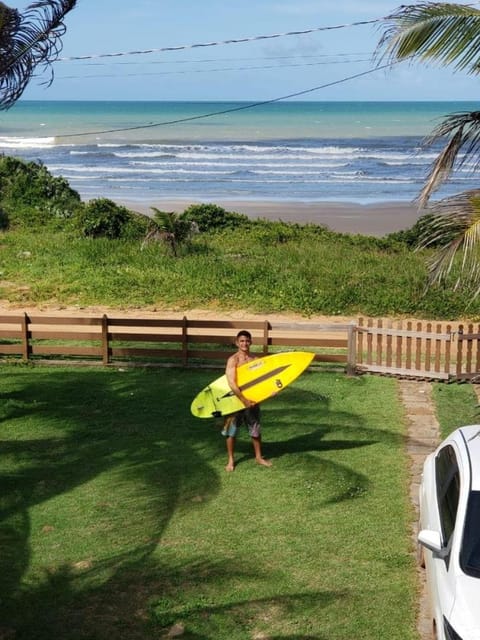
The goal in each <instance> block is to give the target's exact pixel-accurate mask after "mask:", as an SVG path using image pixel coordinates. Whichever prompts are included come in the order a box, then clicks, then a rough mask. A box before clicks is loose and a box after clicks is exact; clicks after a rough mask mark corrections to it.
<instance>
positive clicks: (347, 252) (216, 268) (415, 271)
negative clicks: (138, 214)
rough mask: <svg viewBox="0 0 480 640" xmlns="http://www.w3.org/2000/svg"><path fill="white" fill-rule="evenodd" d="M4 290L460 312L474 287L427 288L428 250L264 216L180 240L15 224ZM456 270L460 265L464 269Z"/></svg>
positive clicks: (339, 310)
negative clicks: (173, 246)
mask: <svg viewBox="0 0 480 640" xmlns="http://www.w3.org/2000/svg"><path fill="white" fill-rule="evenodd" d="M0 248H1V251H0V298H3V299H6V300H9V301H10V302H11V303H17V304H30V305H38V304H56V305H76V306H80V307H81V306H92V305H106V306H110V307H113V308H122V309H125V308H133V307H140V308H141V307H149V308H156V309H162V308H171V309H172V308H173V309H188V308H204V309H207V308H208V309H220V310H226V309H228V310H235V309H247V308H248V309H249V310H251V311H252V312H258V313H281V312H296V313H299V314H302V315H304V316H306V317H308V316H310V315H315V314H326V315H354V314H363V315H370V316H386V315H390V316H399V315H406V316H410V317H424V318H437V319H456V318H459V317H464V316H465V315H466V314H468V316H469V317H470V318H475V317H476V316H478V315H479V314H480V301H479V300H474V299H473V296H472V292H471V291H468V290H461V289H458V290H456V291H452V290H451V289H449V288H439V287H435V288H433V289H430V290H428V291H427V290H426V288H425V285H426V278H427V271H426V266H425V258H426V257H427V255H428V254H426V253H425V252H414V251H412V250H411V249H410V248H409V247H408V246H406V245H404V244H402V243H399V242H397V241H396V240H393V239H392V240H388V239H378V238H369V237H365V236H351V235H347V234H338V233H334V232H331V231H328V230H326V229H325V228H323V227H320V226H315V225H303V226H302V225H291V224H284V223H278V222H267V221H263V222H259V223H256V224H252V225H245V226H243V227H239V228H236V229H232V230H229V231H221V232H205V233H200V234H198V235H197V236H195V237H194V239H193V240H191V241H190V242H189V243H186V244H185V245H184V246H181V247H179V250H178V254H179V255H178V256H177V257H175V256H174V255H172V253H171V251H169V248H168V246H166V245H165V244H162V243H150V244H148V245H147V246H145V247H144V248H143V249H142V243H141V241H140V240H138V239H137V240H132V239H128V240H127V239H107V238H85V237H80V236H78V235H76V234H75V233H73V232H66V231H56V232H53V231H49V230H48V229H45V230H44V231H43V230H42V231H41V232H40V231H38V230H37V231H31V230H27V229H25V228H16V229H12V230H9V231H7V232H3V234H2V236H1V237H0ZM456 275H458V274H453V277H456Z"/></svg>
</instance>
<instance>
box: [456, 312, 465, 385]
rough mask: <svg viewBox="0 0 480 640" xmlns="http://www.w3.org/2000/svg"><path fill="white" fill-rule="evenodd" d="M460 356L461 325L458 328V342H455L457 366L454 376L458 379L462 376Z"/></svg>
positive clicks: (461, 345)
mask: <svg viewBox="0 0 480 640" xmlns="http://www.w3.org/2000/svg"><path fill="white" fill-rule="evenodd" d="M462 354H463V324H460V325H459V326H458V340H457V366H456V370H455V371H456V375H457V378H460V376H461V374H462Z"/></svg>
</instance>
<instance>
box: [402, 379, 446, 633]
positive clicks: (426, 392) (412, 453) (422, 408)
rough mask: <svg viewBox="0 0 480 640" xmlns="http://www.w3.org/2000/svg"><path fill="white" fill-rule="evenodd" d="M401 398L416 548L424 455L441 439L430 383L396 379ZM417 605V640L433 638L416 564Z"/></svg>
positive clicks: (421, 582) (425, 598)
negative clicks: (408, 461) (413, 511)
mask: <svg viewBox="0 0 480 640" xmlns="http://www.w3.org/2000/svg"><path fill="white" fill-rule="evenodd" d="M398 384H399V389H400V397H401V400H402V404H403V406H404V408H405V416H406V419H407V453H408V456H409V458H410V464H411V467H410V468H411V481H410V499H411V501H412V505H413V508H414V510H415V518H414V526H413V527H412V538H413V544H414V548H415V550H416V549H417V533H418V527H417V521H418V489H419V486H420V479H421V474H422V466H423V461H424V460H425V457H426V456H427V455H428V454H429V453H431V452H432V451H433V450H434V449H435V447H436V446H437V444H438V443H439V441H440V429H439V425H438V421H437V418H436V416H435V411H434V406H433V402H432V385H431V383H430V382H424V381H416V380H399V382H398ZM417 575H418V589H419V604H418V615H417V630H418V633H419V638H420V640H432V637H433V636H432V622H431V616H430V611H429V606H428V602H427V596H426V588H425V576H424V570H423V569H421V568H420V567H417Z"/></svg>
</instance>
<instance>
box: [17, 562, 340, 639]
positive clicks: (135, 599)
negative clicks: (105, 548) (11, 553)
mask: <svg viewBox="0 0 480 640" xmlns="http://www.w3.org/2000/svg"><path fill="white" fill-rule="evenodd" d="M112 562H113V561H112ZM104 569H105V567H100V568H97V569H94V570H91V571H86V572H84V575H83V576H81V577H79V576H78V575H74V574H72V573H71V572H70V571H69V570H68V569H66V568H64V569H63V570H61V569H60V570H59V571H58V572H57V573H56V575H54V576H50V578H49V580H48V581H47V582H45V583H44V585H43V586H42V587H41V588H39V589H35V590H34V591H32V592H31V593H29V592H28V591H27V592H25V593H24V594H23V595H22V597H21V598H19V600H18V603H17V604H18V613H17V614H16V615H14V616H13V619H12V622H13V623H14V624H15V628H16V634H15V635H14V636H12V637H15V639H16V640H51V639H52V638H59V639H62V640H84V639H87V638H88V639H92V638H95V639H97V638H98V639H103V638H105V639H106V638H108V639H109V640H111V639H113V638H115V639H116V640H145V639H146V638H153V637H155V638H157V637H159V638H162V637H174V635H179V636H181V637H182V638H185V639H192V640H193V639H198V640H200V639H201V640H217V639H218V638H226V637H230V636H231V637H235V638H238V637H245V638H246V637H252V631H253V630H254V629H255V627H256V625H257V624H260V625H261V626H262V627H267V628H268V626H269V620H270V619H271V623H270V624H274V623H275V619H276V618H277V617H278V616H279V615H280V614H281V615H283V616H288V617H289V618H290V617H291V618H292V619H298V618H301V617H302V616H303V615H304V614H305V609H311V608H312V609H314V610H315V611H317V612H318V610H319V608H320V609H322V608H326V607H329V606H331V605H332V604H335V603H336V602H338V601H342V600H344V599H347V598H348V594H346V593H343V592H341V591H338V592H335V591H316V592H306V593H293V594H292V593H287V594H278V595H275V596H272V597H263V598H253V599H248V600H246V599H242V598H241V597H237V596H235V595H232V593H228V594H222V593H219V594H218V595H217V596H215V598H213V597H212V596H211V595H206V593H207V588H208V587H209V586H210V585H214V586H215V585H216V584H217V583H219V584H222V583H223V581H224V580H225V576H228V577H229V579H232V578H233V579H241V578H247V579H248V578H256V577H257V576H256V573H255V571H252V572H250V573H248V572H247V571H246V570H245V568H242V569H240V568H239V567H236V566H232V565H231V563H228V565H227V564H225V563H224V562H218V563H216V564H213V563H208V562H201V561H198V562H196V563H195V564H188V565H185V566H172V565H168V566H167V565H163V564H162V563H161V562H155V561H153V560H152V559H151V558H147V557H143V558H138V559H137V560H134V559H132V560H131V561H130V562H129V563H128V564H127V565H124V566H123V567H122V568H121V569H119V570H117V571H116V572H114V574H113V575H112V577H111V578H110V580H109V581H108V583H106V584H103V585H102V586H101V587H99V588H94V589H92V588H87V589H82V584H81V583H82V579H83V580H85V581H86V582H87V583H88V582H89V581H90V582H92V581H93V582H95V573H98V572H100V571H103V570H104ZM179 585H181V587H182V589H181V592H180V595H179ZM209 593H211V592H209ZM174 629H178V630H180V629H181V633H177V634H174V633H173V631H174ZM258 637H263V634H261V635H258ZM268 637H269V638H273V637H277V636H271V635H270V634H268ZM278 637H279V638H280V637H281V638H283V640H288V639H289V638H290V639H292V640H293V639H299V638H309V636H308V635H292V636H291V635H281V636H278ZM315 638H317V640H322V636H318V635H316V636H315ZM325 638H326V636H325Z"/></svg>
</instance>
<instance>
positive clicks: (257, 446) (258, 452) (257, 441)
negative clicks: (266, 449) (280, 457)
mask: <svg viewBox="0 0 480 640" xmlns="http://www.w3.org/2000/svg"><path fill="white" fill-rule="evenodd" d="M252 444H253V451H254V453H255V462H256V463H257V464H261V465H263V466H264V467H271V466H272V463H271V462H270V460H265V458H264V457H263V456H262V440H261V438H260V437H258V438H255V437H253V436H252Z"/></svg>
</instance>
